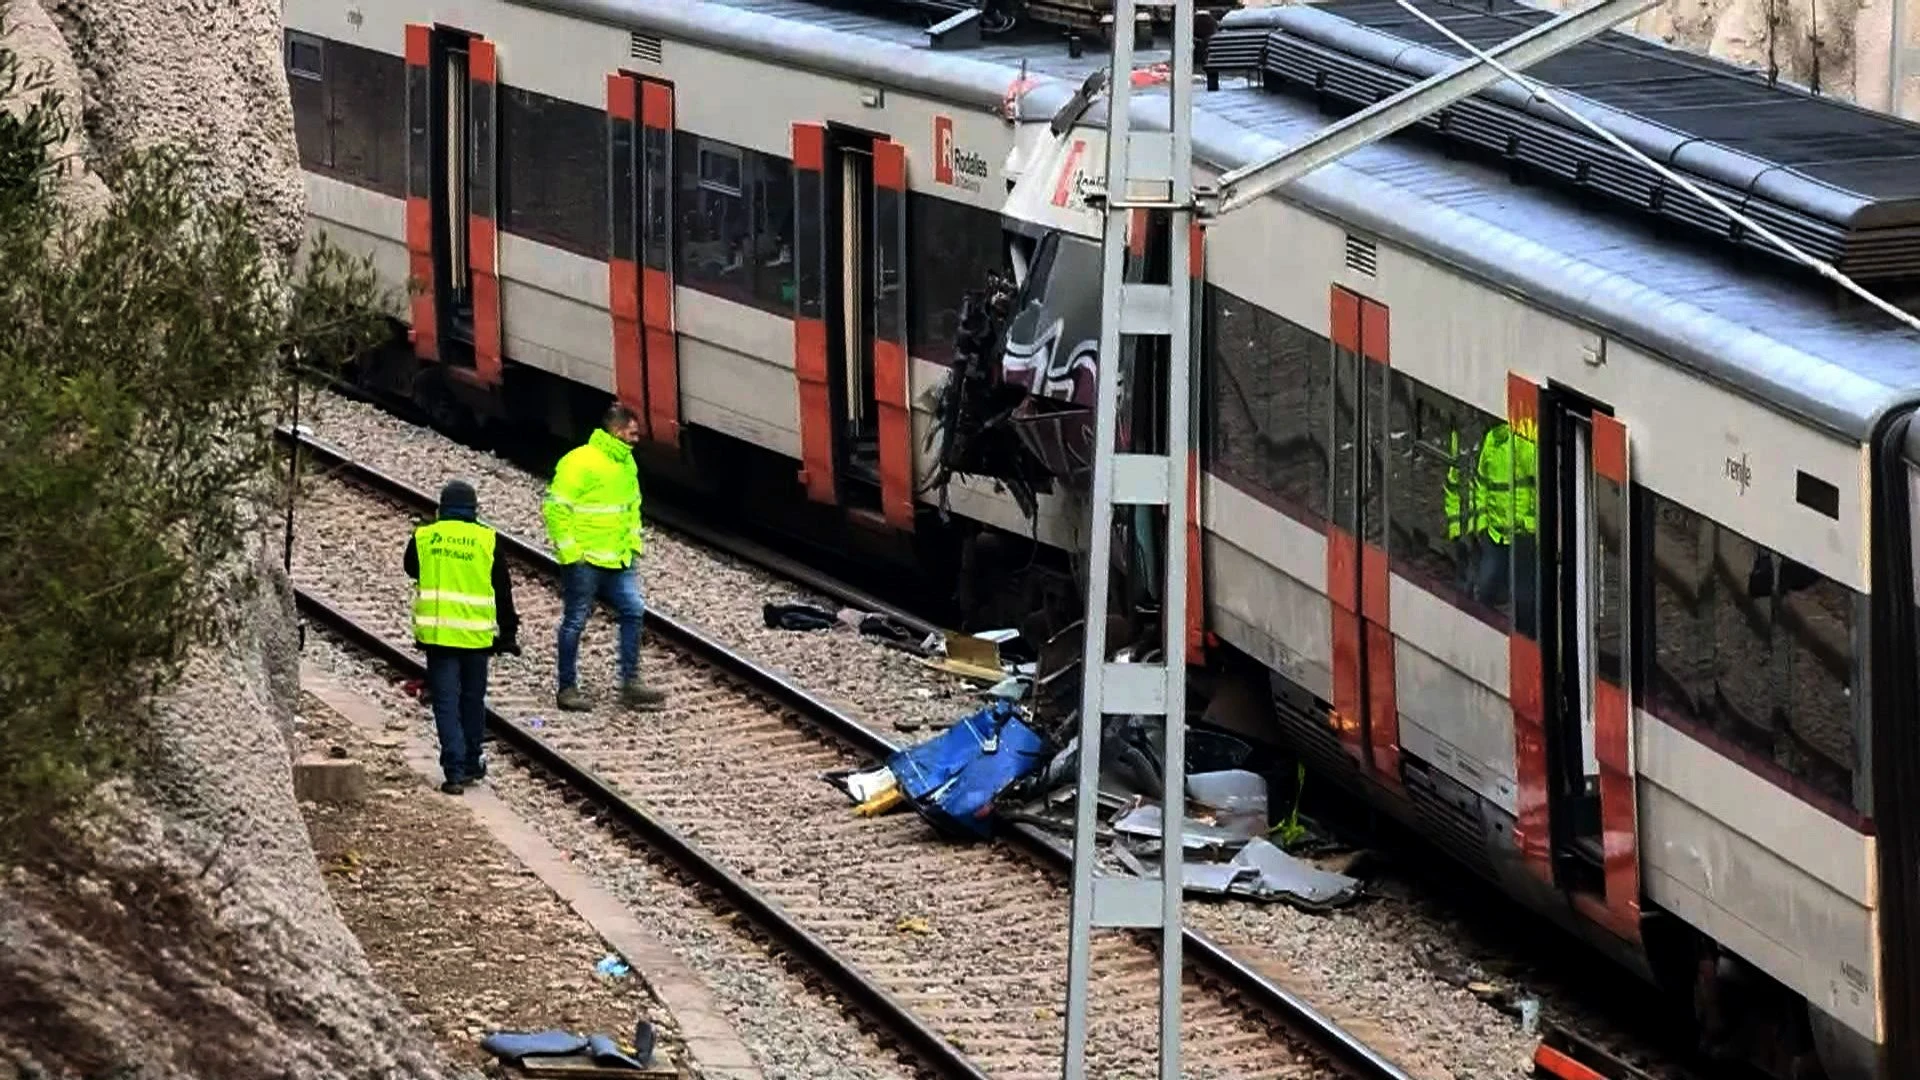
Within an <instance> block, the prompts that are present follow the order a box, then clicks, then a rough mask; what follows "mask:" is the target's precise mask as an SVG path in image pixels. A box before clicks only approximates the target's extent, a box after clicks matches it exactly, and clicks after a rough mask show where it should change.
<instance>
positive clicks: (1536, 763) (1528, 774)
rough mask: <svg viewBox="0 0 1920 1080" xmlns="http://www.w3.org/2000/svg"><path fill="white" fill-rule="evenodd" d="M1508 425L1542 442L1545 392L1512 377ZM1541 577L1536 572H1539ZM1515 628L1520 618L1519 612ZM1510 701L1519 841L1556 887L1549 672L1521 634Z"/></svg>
mask: <svg viewBox="0 0 1920 1080" xmlns="http://www.w3.org/2000/svg"><path fill="white" fill-rule="evenodd" d="M1507 420H1508V422H1509V423H1510V424H1512V425H1513V428H1514V431H1515V433H1516V434H1519V435H1521V436H1523V437H1525V438H1538V437H1539V431H1540V389H1539V387H1537V386H1535V385H1534V384H1533V383H1532V382H1531V381H1529V380H1527V379H1526V378H1523V377H1522V376H1519V375H1516V374H1513V373H1512V372H1508V373H1507ZM1536 572H1537V567H1536ZM1514 615H1515V623H1516V625H1517V624H1518V623H1519V617H1520V613H1519V612H1517V611H1516V612H1515V613H1514ZM1507 664H1508V697H1509V699H1510V700H1511V702H1512V704H1513V743H1514V745H1513V772H1514V780H1515V786H1516V787H1517V788H1518V789H1519V791H1518V792H1517V793H1516V804H1517V808H1518V810H1519V813H1518V815H1517V817H1518V819H1519V821H1518V823H1517V824H1516V825H1515V827H1514V833H1515V836H1514V840H1515V842H1516V844H1517V845H1518V846H1519V848H1520V853H1521V856H1522V857H1523V859H1524V861H1525V862H1526V864H1527V866H1528V867H1529V868H1530V869H1531V870H1532V871H1533V872H1534V873H1535V874H1536V875H1537V876H1539V877H1540V879H1541V880H1543V881H1546V882H1549V883H1551V882H1552V881H1553V865H1552V861H1551V848H1552V841H1551V838H1550V837H1549V835H1548V828H1547V813H1548V809H1547V738H1546V735H1547V730H1546V700H1545V698H1546V691H1545V672H1544V671H1543V670H1542V668H1541V659H1540V643H1539V642H1538V641H1536V640H1532V639H1529V638H1528V637H1526V636H1525V635H1524V634H1521V633H1520V632H1519V631H1518V630H1517V629H1516V630H1514V631H1513V632H1512V633H1511V634H1510V635H1509V636H1508V651H1507Z"/></svg>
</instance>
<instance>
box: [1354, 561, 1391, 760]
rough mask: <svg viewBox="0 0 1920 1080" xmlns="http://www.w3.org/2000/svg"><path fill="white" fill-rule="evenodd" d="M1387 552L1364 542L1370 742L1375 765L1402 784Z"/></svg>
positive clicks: (1362, 583)
mask: <svg viewBox="0 0 1920 1080" xmlns="http://www.w3.org/2000/svg"><path fill="white" fill-rule="evenodd" d="M1388 577H1389V575H1388V568H1387V553H1386V552H1385V551H1384V550H1382V549H1381V548H1378V547H1375V546H1374V545H1372V544H1365V543H1363V544H1361V545H1360V609H1361V611H1360V614H1361V618H1362V622H1363V630H1364V632H1365V634H1366V649H1367V675H1366V681H1367V724H1366V732H1367V745H1368V748H1369V753H1370V756H1371V758H1372V761H1373V767H1374V769H1375V770H1376V771H1377V772H1378V773H1379V776H1380V779H1381V780H1382V781H1383V782H1385V783H1386V784H1388V785H1389V786H1391V787H1398V786H1399V785H1400V711H1399V704H1398V700H1397V698H1398V695H1397V694H1396V693H1395V690H1394V662H1393V618H1392V614H1393V613H1392V609H1391V605H1390V604H1389V603H1388V595H1389V594H1388V588H1389V587H1390V585H1389V580H1388Z"/></svg>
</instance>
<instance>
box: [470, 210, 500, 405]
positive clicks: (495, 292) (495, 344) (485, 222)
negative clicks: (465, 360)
mask: <svg viewBox="0 0 1920 1080" xmlns="http://www.w3.org/2000/svg"><path fill="white" fill-rule="evenodd" d="M467 225H468V228H467V242H468V250H469V251H471V252H472V253H473V369H474V374H476V375H478V376H479V377H480V382H481V383H482V384H484V385H486V386H497V385H499V383H500V367H501V353H502V351H503V350H502V348H501V345H502V341H501V332H500V278H499V275H498V272H497V270H496V269H495V267H496V266H497V260H496V259H495V253H494V245H495V236H494V227H493V221H492V220H491V219H488V218H483V217H480V216H479V215H477V214H475V215H471V216H469V218H468V222H467Z"/></svg>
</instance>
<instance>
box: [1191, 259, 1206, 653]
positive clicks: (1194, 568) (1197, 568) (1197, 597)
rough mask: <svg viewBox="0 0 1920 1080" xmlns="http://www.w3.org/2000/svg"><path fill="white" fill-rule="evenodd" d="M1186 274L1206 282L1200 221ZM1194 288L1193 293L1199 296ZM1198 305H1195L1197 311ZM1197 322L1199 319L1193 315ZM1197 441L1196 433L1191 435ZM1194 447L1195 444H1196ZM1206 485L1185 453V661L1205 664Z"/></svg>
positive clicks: (1195, 457)
mask: <svg viewBox="0 0 1920 1080" xmlns="http://www.w3.org/2000/svg"><path fill="white" fill-rule="evenodd" d="M1187 273H1188V275H1190V276H1191V278H1192V280H1193V282H1194V283H1195V285H1196V286H1198V285H1199V284H1200V283H1202V282H1204V281H1205V280H1206V274H1207V232H1206V230H1205V229H1203V228H1201V227H1200V223H1199V222H1193V223H1191V224H1189V225H1188V226H1187ZM1198 292H1199V290H1198V289H1197V288H1196V289H1195V293H1196V295H1198ZM1197 308H1198V305H1197V304H1196V310H1197ZM1194 317H1195V319H1196V321H1197V320H1198V318H1199V316H1198V314H1196V315H1195V316H1194ZM1190 434H1191V435H1192V437H1193V438H1194V439H1196V440H1197V439H1198V438H1199V434H1200V433H1199V430H1198V429H1196V430H1194V431H1192V432H1191V433H1190ZM1196 445H1197V444H1196ZM1205 482H1206V477H1205V475H1204V474H1203V473H1202V472H1201V471H1200V455H1199V454H1197V453H1194V452H1192V451H1191V450H1190V451H1188V453H1187V662H1188V663H1190V664H1204V663H1206V662H1207V646H1208V644H1209V642H1208V636H1207V583H1206V550H1205V548H1204V546H1203V545H1204V544H1205V542H1206V531H1205V529H1204V528H1203V525H1204V524H1205V518H1206V514H1205V511H1204V510H1203V505H1202V500H1203V498H1204V494H1205V492H1204V490H1203V489H1202V487H1201V485H1202V484H1204V483H1205Z"/></svg>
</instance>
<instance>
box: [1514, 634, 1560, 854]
mask: <svg viewBox="0 0 1920 1080" xmlns="http://www.w3.org/2000/svg"><path fill="white" fill-rule="evenodd" d="M1507 664H1508V672H1509V675H1508V683H1509V687H1508V693H1509V696H1510V697H1511V698H1512V701H1513V744H1514V745H1513V772H1514V781H1515V786H1516V787H1517V788H1518V789H1519V790H1518V792H1516V794H1515V799H1516V809H1517V811H1518V813H1517V814H1516V815H1515V816H1516V817H1517V818H1518V822H1517V824H1516V825H1515V826H1514V842H1515V844H1516V845H1517V846H1518V847H1519V849H1520V854H1521V856H1522V857H1523V858H1524V859H1525V861H1526V863H1527V865H1528V866H1529V867H1530V868H1531V869H1532V870H1533V871H1534V872H1535V873H1536V874H1538V875H1539V876H1540V878H1541V880H1543V881H1548V882H1551V881H1552V880H1553V868H1552V866H1551V864H1550V863H1549V861H1548V852H1549V849H1550V840H1549V837H1548V833H1547V730H1546V720H1545V713H1544V711H1543V710H1544V706H1545V703H1544V701H1543V700H1542V697H1543V690H1542V686H1541V683H1542V672H1541V667H1540V646H1539V644H1538V643H1536V642H1533V641H1530V640H1528V639H1527V638H1525V637H1522V636H1521V635H1519V634H1512V635H1510V636H1509V637H1508V638H1507Z"/></svg>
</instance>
